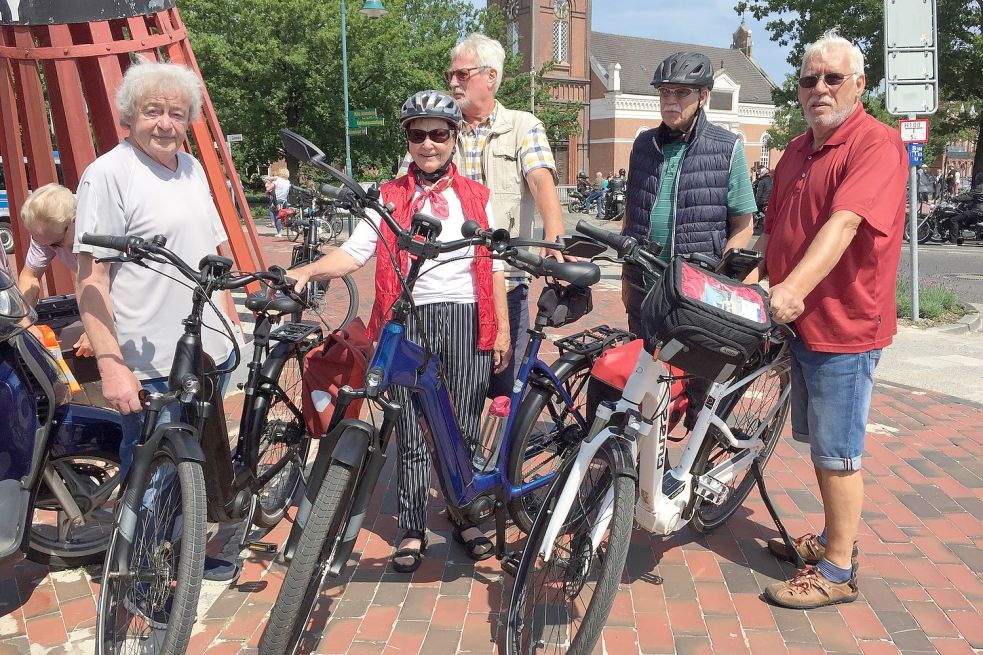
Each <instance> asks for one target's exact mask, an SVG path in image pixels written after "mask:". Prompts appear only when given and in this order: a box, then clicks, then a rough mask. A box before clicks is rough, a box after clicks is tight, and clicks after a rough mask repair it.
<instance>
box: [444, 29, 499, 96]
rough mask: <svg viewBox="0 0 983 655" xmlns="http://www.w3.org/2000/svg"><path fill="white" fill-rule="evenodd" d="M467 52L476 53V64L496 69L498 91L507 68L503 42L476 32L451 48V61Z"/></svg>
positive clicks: (496, 89) (496, 87)
mask: <svg viewBox="0 0 983 655" xmlns="http://www.w3.org/2000/svg"><path fill="white" fill-rule="evenodd" d="M465 52H468V53H470V54H472V55H474V61H475V64H477V65H478V66H487V67H488V68H494V69H495V72H496V75H495V91H498V87H499V86H500V85H501V84H502V71H503V70H504V68H505V48H503V47H502V44H501V43H499V42H498V41H496V40H495V39H492V38H490V37H487V36H485V35H484V34H479V33H478V32H475V33H473V34H469V35H468V36H467V37H466V38H465V39H464V40H463V41H461V42H460V43H458V44H457V45H456V46H454V48H453V49H452V50H451V61H453V60H455V59H457V58H458V57H460V56H461V55H462V54H464V53H465Z"/></svg>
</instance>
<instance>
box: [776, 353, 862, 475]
mask: <svg viewBox="0 0 983 655" xmlns="http://www.w3.org/2000/svg"><path fill="white" fill-rule="evenodd" d="M880 358H881V350H880V349H879V348H878V349H876V350H868V351H867V352H862V353H820V352H815V351H812V350H809V348H807V347H806V345H805V344H804V343H803V342H802V340H801V339H795V340H794V341H793V342H792V438H794V439H795V440H796V441H801V442H803V443H808V444H809V450H810V453H811V455H812V463H813V464H814V465H815V466H816V468H820V469H825V470H829V471H858V470H860V460H861V458H862V456H863V452H864V435H865V434H866V433H867V414H868V412H869V411H870V397H871V393H872V392H873V389H874V369H875V368H876V367H877V362H878V361H879V360H880Z"/></svg>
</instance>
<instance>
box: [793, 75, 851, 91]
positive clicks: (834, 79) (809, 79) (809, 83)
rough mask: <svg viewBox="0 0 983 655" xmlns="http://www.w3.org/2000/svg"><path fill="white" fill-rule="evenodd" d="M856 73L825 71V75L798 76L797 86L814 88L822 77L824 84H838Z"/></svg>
mask: <svg viewBox="0 0 983 655" xmlns="http://www.w3.org/2000/svg"><path fill="white" fill-rule="evenodd" d="M855 75H856V73H826V74H825V75H804V76H802V77H800V78H799V86H800V87H802V88H803V89H814V88H815V87H816V85H817V84H819V79H820V78H822V80H823V82H825V83H826V86H839V85H841V84H843V82H844V81H845V80H846V78H848V77H854V76H855Z"/></svg>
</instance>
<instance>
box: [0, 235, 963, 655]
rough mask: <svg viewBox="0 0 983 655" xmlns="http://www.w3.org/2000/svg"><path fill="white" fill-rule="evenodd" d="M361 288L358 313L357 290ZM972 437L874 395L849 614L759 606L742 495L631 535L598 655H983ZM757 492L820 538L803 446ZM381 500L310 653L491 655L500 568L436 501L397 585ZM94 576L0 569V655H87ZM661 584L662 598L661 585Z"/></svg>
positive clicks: (754, 514) (205, 629)
mask: <svg viewBox="0 0 983 655" xmlns="http://www.w3.org/2000/svg"><path fill="white" fill-rule="evenodd" d="M267 245H268V248H269V251H270V252H271V254H272V255H273V259H275V260H282V258H283V257H284V256H285V253H289V245H290V244H288V243H286V242H271V241H269V240H267ZM361 280H362V282H361V284H360V288H361V289H362V290H363V294H365V295H367V294H368V293H369V292H370V289H371V286H367V285H366V282H367V277H366V275H362V276H361ZM594 305H595V314H594V316H592V317H591V319H589V320H585V321H584V324H585V325H586V324H595V323H600V322H608V323H611V324H620V323H621V319H620V317H619V312H618V309H619V308H620V303H619V301H618V295H617V292H616V291H615V290H614V289H613V288H612V287H610V286H608V287H606V288H603V289H599V290H598V291H596V292H595V300H594ZM363 307H367V302H363ZM363 315H364V310H363ZM966 383H967V384H979V379H976V380H967V381H966ZM911 384H912V385H916V386H917V384H918V380H914V379H913V380H911ZM981 425H983V407H980V406H975V405H971V404H967V403H965V402H961V401H957V400H955V399H953V398H950V397H947V396H942V395H939V394H935V393H930V392H925V391H920V390H918V389H916V388H915V387H914V386H913V387H901V386H894V385H887V384H878V385H877V387H876V388H875V395H874V404H873V408H872V411H871V416H870V425H869V428H868V441H867V456H866V457H865V460H864V464H865V468H866V471H867V489H866V495H867V502H866V511H865V512H864V515H863V523H862V525H861V528H860V547H861V559H860V562H861V574H860V584H861V591H862V594H861V597H860V599H859V600H858V601H857V602H855V603H853V604H850V605H841V606H837V607H833V608H827V609H823V610H818V611H810V612H796V611H788V610H781V609H777V608H773V607H769V606H768V605H766V604H764V603H763V602H762V601H761V600H759V598H758V594H759V593H760V591H761V589H762V588H763V587H764V586H765V585H767V584H769V583H770V582H772V581H773V580H778V579H783V578H785V577H787V576H788V575H789V574H790V573H791V567H790V566H788V565H786V564H781V563H779V562H777V561H776V560H774V559H773V558H771V557H770V556H769V555H768V554H767V552H766V551H765V549H764V542H765V540H766V539H767V538H769V537H771V536H773V535H774V534H775V530H774V528H773V527H772V526H771V525H770V524H769V518H768V515H767V512H766V511H765V509H764V506H763V504H762V502H761V500H760V498H759V497H758V496H757V493H756V492H752V495H751V497H750V498H749V500H748V502H747V503H746V505H745V507H744V508H743V509H742V510H740V511H739V512H738V513H737V514H736V515H735V516H734V517H733V518H732V519H731V520H730V522H729V523H728V524H727V525H726V526H725V527H724V528H722V529H720V530H719V531H717V532H716V533H714V534H712V535H710V536H709V537H701V536H699V535H696V534H694V533H692V532H690V531H684V532H683V533H681V534H677V535H675V536H674V537H672V538H670V539H667V540H662V539H657V538H653V537H651V536H650V535H648V534H647V533H645V532H641V531H636V532H635V533H634V536H633V546H632V549H631V551H630V556H629V560H628V568H627V571H626V574H625V576H624V578H623V580H622V585H621V588H620V591H619V593H618V596H617V599H616V603H615V606H614V610H613V611H612V613H611V617H610V620H609V622H608V627H607V628H606V629H605V632H604V649H605V652H608V653H639V652H641V653H701V652H705V653H710V652H713V653H726V654H730V653H746V652H751V653H764V654H767V655H772V654H776V653H786V652H787V653H790V654H791V653H795V654H799V653H865V654H870V655H873V654H877V655H880V654H882V653H885V654H886V653H898V652H901V653H923V652H924V653H935V652H938V653H943V654H946V655H949V654H952V655H955V654H959V653H974V652H976V653H979V652H983V618H981V610H983V580H981V573H983V550H981V546H983V461H981V459H980V457H979V452H980V450H981V448H983V428H981ZM390 461H392V460H390ZM767 476H768V480H769V484H770V488H771V491H772V496H773V499H774V501H775V504H776V505H777V507H778V509H779V512H780V513H781V515H782V516H783V518H784V520H785V521H786V524H787V525H788V527H789V528H790V529H791V530H792V532H793V533H796V534H798V533H802V532H806V531H818V530H820V529H821V528H822V523H823V521H822V513H821V506H820V504H819V500H818V490H817V488H816V484H815V479H814V477H813V470H812V465H811V464H810V462H809V460H808V452H807V451H805V450H804V449H803V448H802V447H801V445H800V444H796V443H794V442H792V441H791V440H789V439H784V440H783V441H782V442H781V443H780V445H779V447H778V449H777V451H776V453H775V456H774V457H773V458H772V460H771V463H770V464H769V466H768V470H767ZM383 482H384V484H383V485H382V488H380V490H379V492H378V493H377V494H376V497H375V498H374V501H373V505H372V508H371V512H370V517H369V519H368V525H367V526H366V527H365V528H364V529H363V531H362V534H361V535H360V539H359V544H358V547H357V549H356V551H357V552H358V553H360V555H358V557H357V561H353V562H351V563H350V565H349V567H348V568H347V569H346V570H345V571H344V573H343V575H342V577H341V578H339V579H337V580H334V581H332V582H331V584H330V585H329V586H328V587H327V588H326V589H325V590H324V592H323V594H322V597H321V601H320V604H319V606H318V609H317V613H316V617H315V619H314V626H316V627H315V629H312V630H311V640H310V643H309V644H308V646H309V648H310V649H311V650H310V652H315V653H351V654H354V653H386V654H389V653H393V654H396V653H400V654H402V653H417V652H422V653H440V654H441V655H444V654H449V653H454V652H474V653H492V652H496V650H497V648H496V644H497V643H499V642H500V639H501V637H502V625H501V620H500V619H501V617H503V616H504V613H505V611H506V608H507V603H508V597H509V593H510V591H511V579H510V578H509V577H508V576H503V574H502V573H501V571H500V569H499V567H498V566H497V564H496V563H495V562H494V561H488V562H483V563H480V564H478V565H474V564H473V563H471V562H470V560H468V559H467V557H466V556H465V554H464V552H463V551H462V550H461V548H460V547H459V546H457V545H456V544H454V543H453V541H452V540H451V539H450V530H449V527H448V526H447V524H446V522H445V521H443V520H442V519H441V518H440V517H438V516H436V512H437V511H438V510H439V509H440V502H439V500H437V499H435V501H434V502H433V503H432V505H431V511H432V512H433V513H434V516H432V520H431V521H430V526H431V528H432V530H433V531H432V532H431V544H432V545H431V547H430V550H429V551H428V557H427V559H426V560H425V563H424V565H423V567H422V568H421V569H420V570H419V571H417V572H416V574H415V575H413V576H407V575H401V574H397V573H394V572H391V571H390V570H389V569H388V568H387V563H388V557H389V554H390V552H391V546H390V544H391V543H392V541H393V539H394V538H395V534H396V522H395V519H394V518H393V515H394V511H395V498H394V492H393V489H394V487H395V478H394V477H393V476H392V468H391V467H390V468H389V469H387V470H386V471H384V473H383ZM288 529H289V523H286V522H285V523H284V524H282V525H281V526H279V527H278V528H277V529H276V530H274V531H273V532H272V533H270V535H269V536H268V537H267V539H269V540H272V541H282V540H283V539H284V538H285V536H286V532H287V530H288ZM226 536H227V535H226V533H225V532H223V533H221V534H220V535H218V536H217V537H216V538H215V539H213V540H212V542H211V544H210V549H212V550H216V549H218V548H220V547H221V545H222V541H223V539H224V538H225V537H226ZM91 573H93V572H91V571H82V570H76V571H63V572H56V573H50V572H49V571H48V570H47V569H46V568H45V567H42V566H38V565H35V564H32V563H30V562H21V563H19V564H17V565H15V566H10V565H8V566H5V567H0V580H3V581H4V582H3V583H0V612H2V617H0V655H5V653H7V652H11V653H28V652H30V653H52V654H54V653H88V652H91V650H92V645H91V644H92V630H93V629H92V626H93V624H94V616H95V602H94V597H95V594H96V593H97V591H98V586H97V584H96V583H94V582H92V580H91V577H90V574H91ZM283 574H284V569H283V568H282V567H281V566H280V565H278V564H276V563H274V562H273V561H272V558H271V557H269V556H261V555H255V554H253V555H251V556H250V557H249V559H248V560H247V562H246V565H245V570H244V572H243V575H242V577H241V578H240V580H239V583H238V584H237V585H236V586H235V587H233V588H231V589H224V590H223V589H221V588H215V587H206V588H205V590H204V591H203V594H202V604H201V608H200V621H199V623H198V624H197V626H196V627H195V634H194V637H193V641H192V644H191V648H190V651H189V652H191V653H195V654H197V653H207V654H208V655H213V654H214V655H218V654H220V653H221V654H224V653H251V652H255V651H254V648H255V645H256V643H257V641H258V639H259V636H260V634H261V632H262V629H263V625H264V622H265V617H266V615H267V613H268V611H269V608H270V606H271V604H272V603H273V601H274V599H275V598H276V594H277V591H278V589H279V585H280V583H281V581H282V578H283ZM655 575H659V576H661V577H662V578H663V579H664V580H665V582H664V584H662V585H657V584H654V582H653V578H654V576H655ZM5 648H6V649H7V650H6V651H5V650H4V649H5Z"/></svg>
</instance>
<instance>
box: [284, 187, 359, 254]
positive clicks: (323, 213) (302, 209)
mask: <svg viewBox="0 0 983 655" xmlns="http://www.w3.org/2000/svg"><path fill="white" fill-rule="evenodd" d="M288 198H289V199H290V204H291V207H290V208H289V210H288V211H289V212H290V213H289V214H286V215H284V217H283V219H282V220H283V227H284V228H285V229H286V230H287V238H288V239H290V240H291V241H297V239H299V238H300V235H302V234H304V225H306V222H307V220H308V219H310V218H316V219H317V223H318V229H319V230H321V231H322V232H323V233H326V234H327V236H323V237H321V239H323V240H322V241H321V243H322V244H323V243H329V242H331V241H333V240H335V239H337V238H338V235H340V234H341V231H342V229H344V221H342V220H341V217H340V216H338V213H337V208H336V207H335V205H334V203H333V202H332V201H330V200H328V199H327V198H323V197H321V196H320V195H318V194H317V193H315V192H314V191H312V190H311V189H305V188H303V187H298V186H291V187H290V195H289V196H288Z"/></svg>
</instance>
